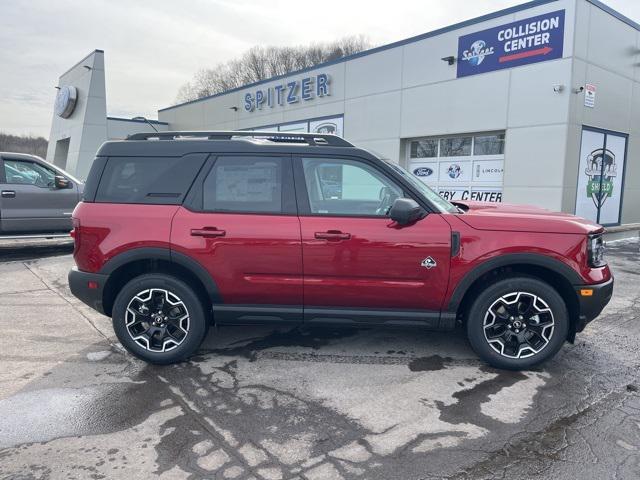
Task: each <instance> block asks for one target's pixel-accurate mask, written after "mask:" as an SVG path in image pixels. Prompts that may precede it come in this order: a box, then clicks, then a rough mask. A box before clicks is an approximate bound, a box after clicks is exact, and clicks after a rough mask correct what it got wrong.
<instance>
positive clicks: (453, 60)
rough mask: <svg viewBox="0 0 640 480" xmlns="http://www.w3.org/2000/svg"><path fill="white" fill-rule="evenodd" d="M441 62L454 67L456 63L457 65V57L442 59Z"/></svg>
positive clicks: (450, 56)
mask: <svg viewBox="0 0 640 480" xmlns="http://www.w3.org/2000/svg"><path fill="white" fill-rule="evenodd" d="M440 60H442V61H443V62H447V63H448V64H449V65H453V64H454V63H456V57H454V56H453V55H449V56H448V57H442V58H441V59H440Z"/></svg>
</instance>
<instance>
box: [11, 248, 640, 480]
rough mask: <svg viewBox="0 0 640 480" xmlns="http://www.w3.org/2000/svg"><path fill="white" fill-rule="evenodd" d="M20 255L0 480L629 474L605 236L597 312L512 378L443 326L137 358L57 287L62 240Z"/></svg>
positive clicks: (639, 425)
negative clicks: (162, 362) (156, 360)
mask: <svg viewBox="0 0 640 480" xmlns="http://www.w3.org/2000/svg"><path fill="white" fill-rule="evenodd" d="M33 248H34V250H33V251H28V252H26V253H24V254H20V253H18V254H5V255H4V256H2V258H0V261H2V263H1V264H0V278H2V280H3V281H2V282H1V283H0V331H1V332H2V348H1V349H0V362H1V365H2V369H1V370H0V478H3V479H4V478H11V479H14V478H15V479H22V478H24V479H27V478H28V479H49V478H51V479H57V478H60V479H62V478H64V479H71V478H79V479H80V478H82V479H84V478H126V479H132V478H150V477H152V476H157V477H159V478H215V479H227V478H229V479H234V478H235V479H248V478H254V479H293V478H300V479H308V480H316V479H319V480H320V479H321V480H330V479H340V478H345V479H346V478H362V479H431V478H495V477H498V478H503V477H504V478H513V479H519V478H522V479H526V478H535V477H536V476H544V477H546V478H618V479H632V478H638V477H640V393H639V392H638V388H639V387H640V373H639V370H638V369H639V367H640V354H639V353H638V342H637V340H636V339H637V336H638V334H639V333H640V326H639V321H638V317H639V316H640V288H639V287H638V285H640V269H639V268H638V267H639V265H640V263H639V260H640V255H639V253H638V243H637V242H621V243H617V244H615V245H613V246H610V247H609V260H610V263H611V265H612V268H613V271H614V274H615V276H616V282H617V283H616V288H615V293H614V298H613V300H612V302H611V303H610V304H609V306H608V307H607V308H606V310H605V311H604V313H603V314H602V315H601V316H600V317H599V318H598V319H597V320H596V321H595V322H594V323H593V324H591V325H590V326H589V327H588V328H587V330H586V331H585V332H584V333H583V334H581V335H579V337H578V341H577V342H576V344H575V345H565V347H564V348H563V350H562V351H561V352H560V354H559V355H558V356H557V357H556V358H555V359H553V360H552V361H550V362H549V363H547V364H546V365H545V366H544V367H542V368H540V369H537V370H534V371H528V372H505V371H498V370H494V369H491V368H488V367H486V366H485V365H483V364H482V363H481V362H480V361H478V360H477V358H476V356H475V355H474V353H473V352H472V351H471V350H470V348H469V346H468V345H467V343H466V340H465V337H464V335H463V334H462V333H461V332H455V333H447V334H443V333H432V332H421V331H415V330H391V331H390V330H380V329H360V330H350V329H341V330H331V329H318V328H314V329H308V330H305V329H293V330H291V329H276V330H274V329H268V328H262V327H233V328H231V327H227V328H221V329H213V328H212V329H211V330H210V332H209V336H208V338H207V341H206V342H205V345H204V349H203V350H202V351H201V352H200V353H199V354H198V356H196V357H195V358H192V359H191V361H189V362H187V363H183V364H180V365H176V366H170V367H156V366H150V365H147V364H145V363H143V362H140V361H138V360H135V359H134V358H132V357H131V356H130V355H127V354H125V353H124V352H123V351H122V349H121V347H119V345H118V344H117V342H116V340H115V337H114V335H113V332H112V329H111V325H110V321H109V319H107V318H106V317H103V316H100V315H99V314H97V313H96V312H94V311H92V310H91V309H89V308H88V307H86V306H84V305H83V304H81V303H80V302H79V301H78V300H77V299H75V298H74V297H72V296H71V294H70V292H69V290H68V287H67V284H66V275H67V271H68V269H69V268H70V267H71V265H72V262H73V261H72V258H71V256H70V255H68V252H65V251H64V248H65V247H64V246H63V247H61V251H58V250H55V248H54V249H53V250H49V253H50V254H51V255H53V256H49V257H46V258H40V257H41V255H40V253H42V252H40V253H39V252H38V248H37V246H36V247H33ZM0 253H2V252H0ZM5 253H6V252H5ZM60 253H63V255H59V254H60ZM44 254H45V255H46V254H47V253H46V250H45V251H44ZM36 256H37V257H38V258H37V259H35V257H36ZM30 257H34V258H30Z"/></svg>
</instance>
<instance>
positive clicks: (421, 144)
mask: <svg viewBox="0 0 640 480" xmlns="http://www.w3.org/2000/svg"><path fill="white" fill-rule="evenodd" d="M158 119H159V120H160V121H161V122H162V125H163V126H165V125H166V128H168V129H169V130H246V129H263V130H274V129H277V130H280V131H290V132H296V131H315V132H330V133H336V134H338V135H341V136H343V137H345V138H346V139H347V140H349V141H351V142H353V143H354V144H356V145H357V146H361V147H364V148H367V149H369V150H371V151H373V152H375V153H378V154H380V155H382V156H384V157H386V158H389V159H391V160H393V161H396V162H399V163H400V164H401V165H403V166H405V167H406V168H408V169H410V170H411V171H412V172H414V173H415V174H416V175H417V176H419V177H420V178H421V179H422V180H423V181H424V182H425V183H427V184H428V185H430V186H432V187H433V188H435V189H437V190H438V191H439V192H440V194H441V195H443V196H444V197H446V198H449V199H473V200H482V201H489V202H508V203H524V204H533V205H538V206H541V207H546V208H549V209H551V210H556V211H564V212H568V213H577V214H578V215H581V216H585V217H589V218H592V219H594V220H596V221H599V222H600V223H602V224H605V225H617V224H627V223H636V222H640V26H639V25H638V24H636V23H634V22H633V21H631V20H630V19H628V18H625V17H624V16H622V15H620V14H619V13H617V12H615V11H613V10H612V9H610V8H609V7H607V6H606V5H604V4H602V3H600V2H599V1H597V0H535V1H532V2H529V3H526V4H524V5H520V6H517V7H513V8H509V9H506V10H502V11H499V12H495V13H493V14H489V15H486V16H484V17H480V18H477V19H473V20H469V21H466V22H463V23H460V24H457V25H453V26H450V27H447V28H443V29H440V30H437V31H434V32H430V33H426V34H423V35H420V36H417V37H414V38H410V39H407V40H403V41H400V42H396V43H393V44H390V45H385V46H381V47H378V48H374V49H372V50H368V51H365V52H362V53H360V54H356V55H353V56H350V57H346V58H343V59H340V60H338V61H334V62H329V63H326V64H323V65H318V66H316V67H314V68H311V69H307V70H304V71H299V72H294V73H292V74H289V75H286V76H283V77H277V78H273V79H269V80H266V81H263V82H259V83H257V84H254V85H249V86H247V87H243V88H239V89H236V90H232V91H229V92H225V93H223V94H219V95H214V96H211V97H207V98H203V99H199V100H195V101H192V102H187V103H184V104H180V105H174V106H170V107H167V108H164V109H161V110H160V111H159V112H158ZM52 132H53V129H52Z"/></svg>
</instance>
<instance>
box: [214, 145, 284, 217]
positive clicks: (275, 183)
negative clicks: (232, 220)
mask: <svg viewBox="0 0 640 480" xmlns="http://www.w3.org/2000/svg"><path fill="white" fill-rule="evenodd" d="M282 178H283V159H282V158H279V157H219V158H218V159H217V160H216V162H215V163H214V165H213V167H212V169H211V171H210V172H209V174H208V175H207V177H206V178H205V180H204V184H203V186H202V187H203V188H202V206H203V209H204V210H206V211H209V212H238V213H282V211H283V208H282V206H283V188H282Z"/></svg>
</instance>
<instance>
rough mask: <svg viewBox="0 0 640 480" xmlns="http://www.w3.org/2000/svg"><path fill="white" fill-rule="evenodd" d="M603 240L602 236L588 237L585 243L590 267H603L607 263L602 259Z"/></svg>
mask: <svg viewBox="0 0 640 480" xmlns="http://www.w3.org/2000/svg"><path fill="white" fill-rule="evenodd" d="M604 250H605V245H604V238H603V236H602V234H598V235H589V239H588V242H587V254H588V258H589V265H590V266H592V267H604V266H605V265H606V264H607V261H606V260H605V259H604Z"/></svg>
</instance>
